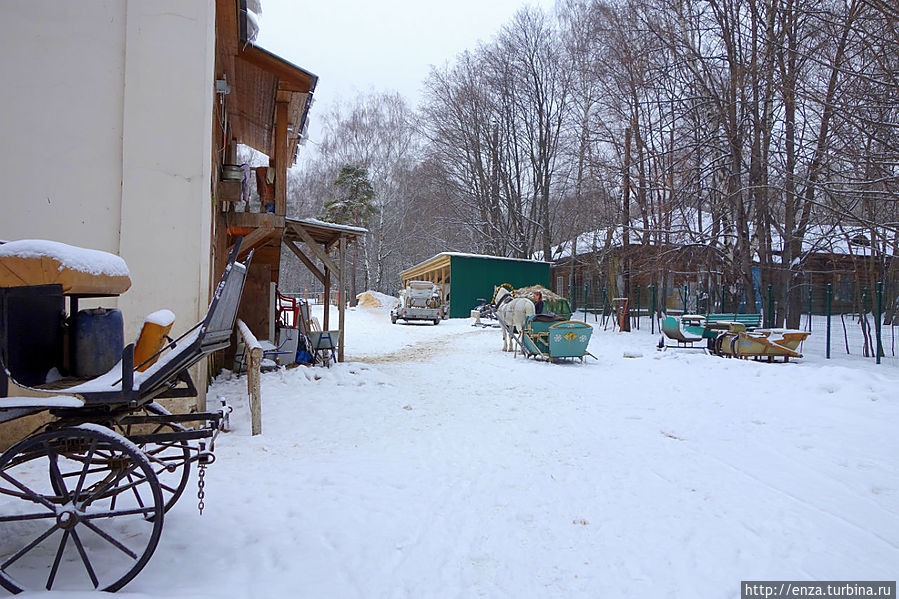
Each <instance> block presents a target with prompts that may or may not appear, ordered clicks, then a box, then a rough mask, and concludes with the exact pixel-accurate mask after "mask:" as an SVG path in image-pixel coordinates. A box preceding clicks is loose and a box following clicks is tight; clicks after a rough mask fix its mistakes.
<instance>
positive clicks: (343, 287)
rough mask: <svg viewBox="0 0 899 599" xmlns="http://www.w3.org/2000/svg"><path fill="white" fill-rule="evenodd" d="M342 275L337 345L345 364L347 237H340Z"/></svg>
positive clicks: (338, 354)
mask: <svg viewBox="0 0 899 599" xmlns="http://www.w3.org/2000/svg"><path fill="white" fill-rule="evenodd" d="M339 251H340V273H339V274H338V276H337V280H338V288H339V289H340V307H339V308H338V314H339V315H340V317H339V318H338V320H337V322H338V328H339V329H340V334H339V335H338V336H339V338H340V341H338V342H337V343H338V345H337V361H338V362H343V329H344V311H345V310H346V308H345V306H346V299H347V298H346V297H345V295H346V275H345V274H344V273H346V237H345V236H344V235H341V236H340V249H339Z"/></svg>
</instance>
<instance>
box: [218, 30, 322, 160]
mask: <svg viewBox="0 0 899 599" xmlns="http://www.w3.org/2000/svg"><path fill="white" fill-rule="evenodd" d="M317 82H318V77H316V76H315V75H313V74H311V73H309V72H308V71H305V70H303V69H301V68H300V67H298V66H296V65H294V64H291V63H290V62H288V61H286V60H284V59H283V58H280V57H278V56H276V55H274V54H272V53H271V52H269V51H267V50H265V49H264V48H260V47H259V46H256V45H254V44H252V43H248V44H246V45H245V46H243V47H242V48H241V49H240V50H239V52H238V54H237V56H236V57H235V60H234V83H233V85H232V89H233V93H232V95H233V96H234V97H233V98H232V99H231V106H230V108H231V111H230V116H231V127H232V131H233V135H234V137H235V138H236V139H237V140H238V141H239V142H240V143H242V144H244V145H247V146H250V147H251V148H253V149H254V150H257V151H259V152H262V153H263V154H265V155H266V156H274V155H275V124H276V112H275V105H276V103H279V102H283V103H286V104H287V155H288V156H289V157H290V162H291V163H293V161H294V160H295V158H296V153H297V146H298V143H299V139H300V137H301V135H302V133H303V129H304V127H305V126H306V119H307V117H308V114H309V107H310V105H311V103H312V93H313V92H314V91H315V85H316V83H317Z"/></svg>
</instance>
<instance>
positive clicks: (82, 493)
mask: <svg viewBox="0 0 899 599" xmlns="http://www.w3.org/2000/svg"><path fill="white" fill-rule="evenodd" d="M163 506H164V503H163V495H162V490H161V488H160V485H159V482H158V481H157V479H156V474H155V473H154V472H153V467H152V466H151V464H150V461H149V460H148V459H147V458H146V457H145V456H144V455H143V454H142V453H141V452H140V450H139V449H138V447H137V446H135V445H134V444H133V443H131V442H129V441H128V440H127V439H125V438H124V437H122V436H121V435H119V434H117V433H114V432H113V431H111V430H109V429H107V428H105V427H101V426H97V425H91V424H85V425H81V426H76V427H72V428H65V429H61V430H56V431H50V432H45V433H39V434H37V435H33V436H31V437H28V438H26V439H25V440H23V441H20V442H19V443H17V444H15V445H13V446H12V447H10V448H9V449H8V450H7V451H6V452H5V453H4V454H3V455H2V456H0V586H3V587H4V588H5V589H7V590H8V591H11V592H13V593H17V592H19V591H25V590H34V591H39V590H71V591H79V590H90V589H94V590H103V591H117V590H119V589H120V588H122V587H123V586H125V584H127V583H128V582H129V581H130V580H131V579H132V578H134V577H135V576H136V575H137V573H138V572H140V571H141V569H142V568H143V567H144V566H145V565H146V564H147V561H149V559H150V556H151V555H152V554H153V551H154V550H155V549H156V545H157V543H158V542H159V535H160V534H161V532H162V520H163V513H164V507H163Z"/></svg>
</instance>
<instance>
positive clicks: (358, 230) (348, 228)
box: [297, 218, 368, 233]
mask: <svg viewBox="0 0 899 599" xmlns="http://www.w3.org/2000/svg"><path fill="white" fill-rule="evenodd" d="M297 222H300V223H305V224H307V225H313V226H316V227H327V228H329V229H340V230H342V231H355V232H356V233H368V229H366V228H365V227H353V226H350V225H339V224H337V223H329V222H325V221H323V220H318V219H317V218H303V219H299V220H298V221H297Z"/></svg>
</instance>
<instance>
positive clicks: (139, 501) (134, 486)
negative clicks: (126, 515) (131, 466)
mask: <svg viewBox="0 0 899 599" xmlns="http://www.w3.org/2000/svg"><path fill="white" fill-rule="evenodd" d="M128 482H129V483H130V484H131V492H132V493H134V498H135V499H137V505H139V506H141V507H144V500H143V499H142V498H141V496H140V491H138V490H137V485H139V484H140V483H141V482H143V480H140V479H139V480H138V481H137V482H134V479H133V478H131V473H130V472H129V473H128Z"/></svg>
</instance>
